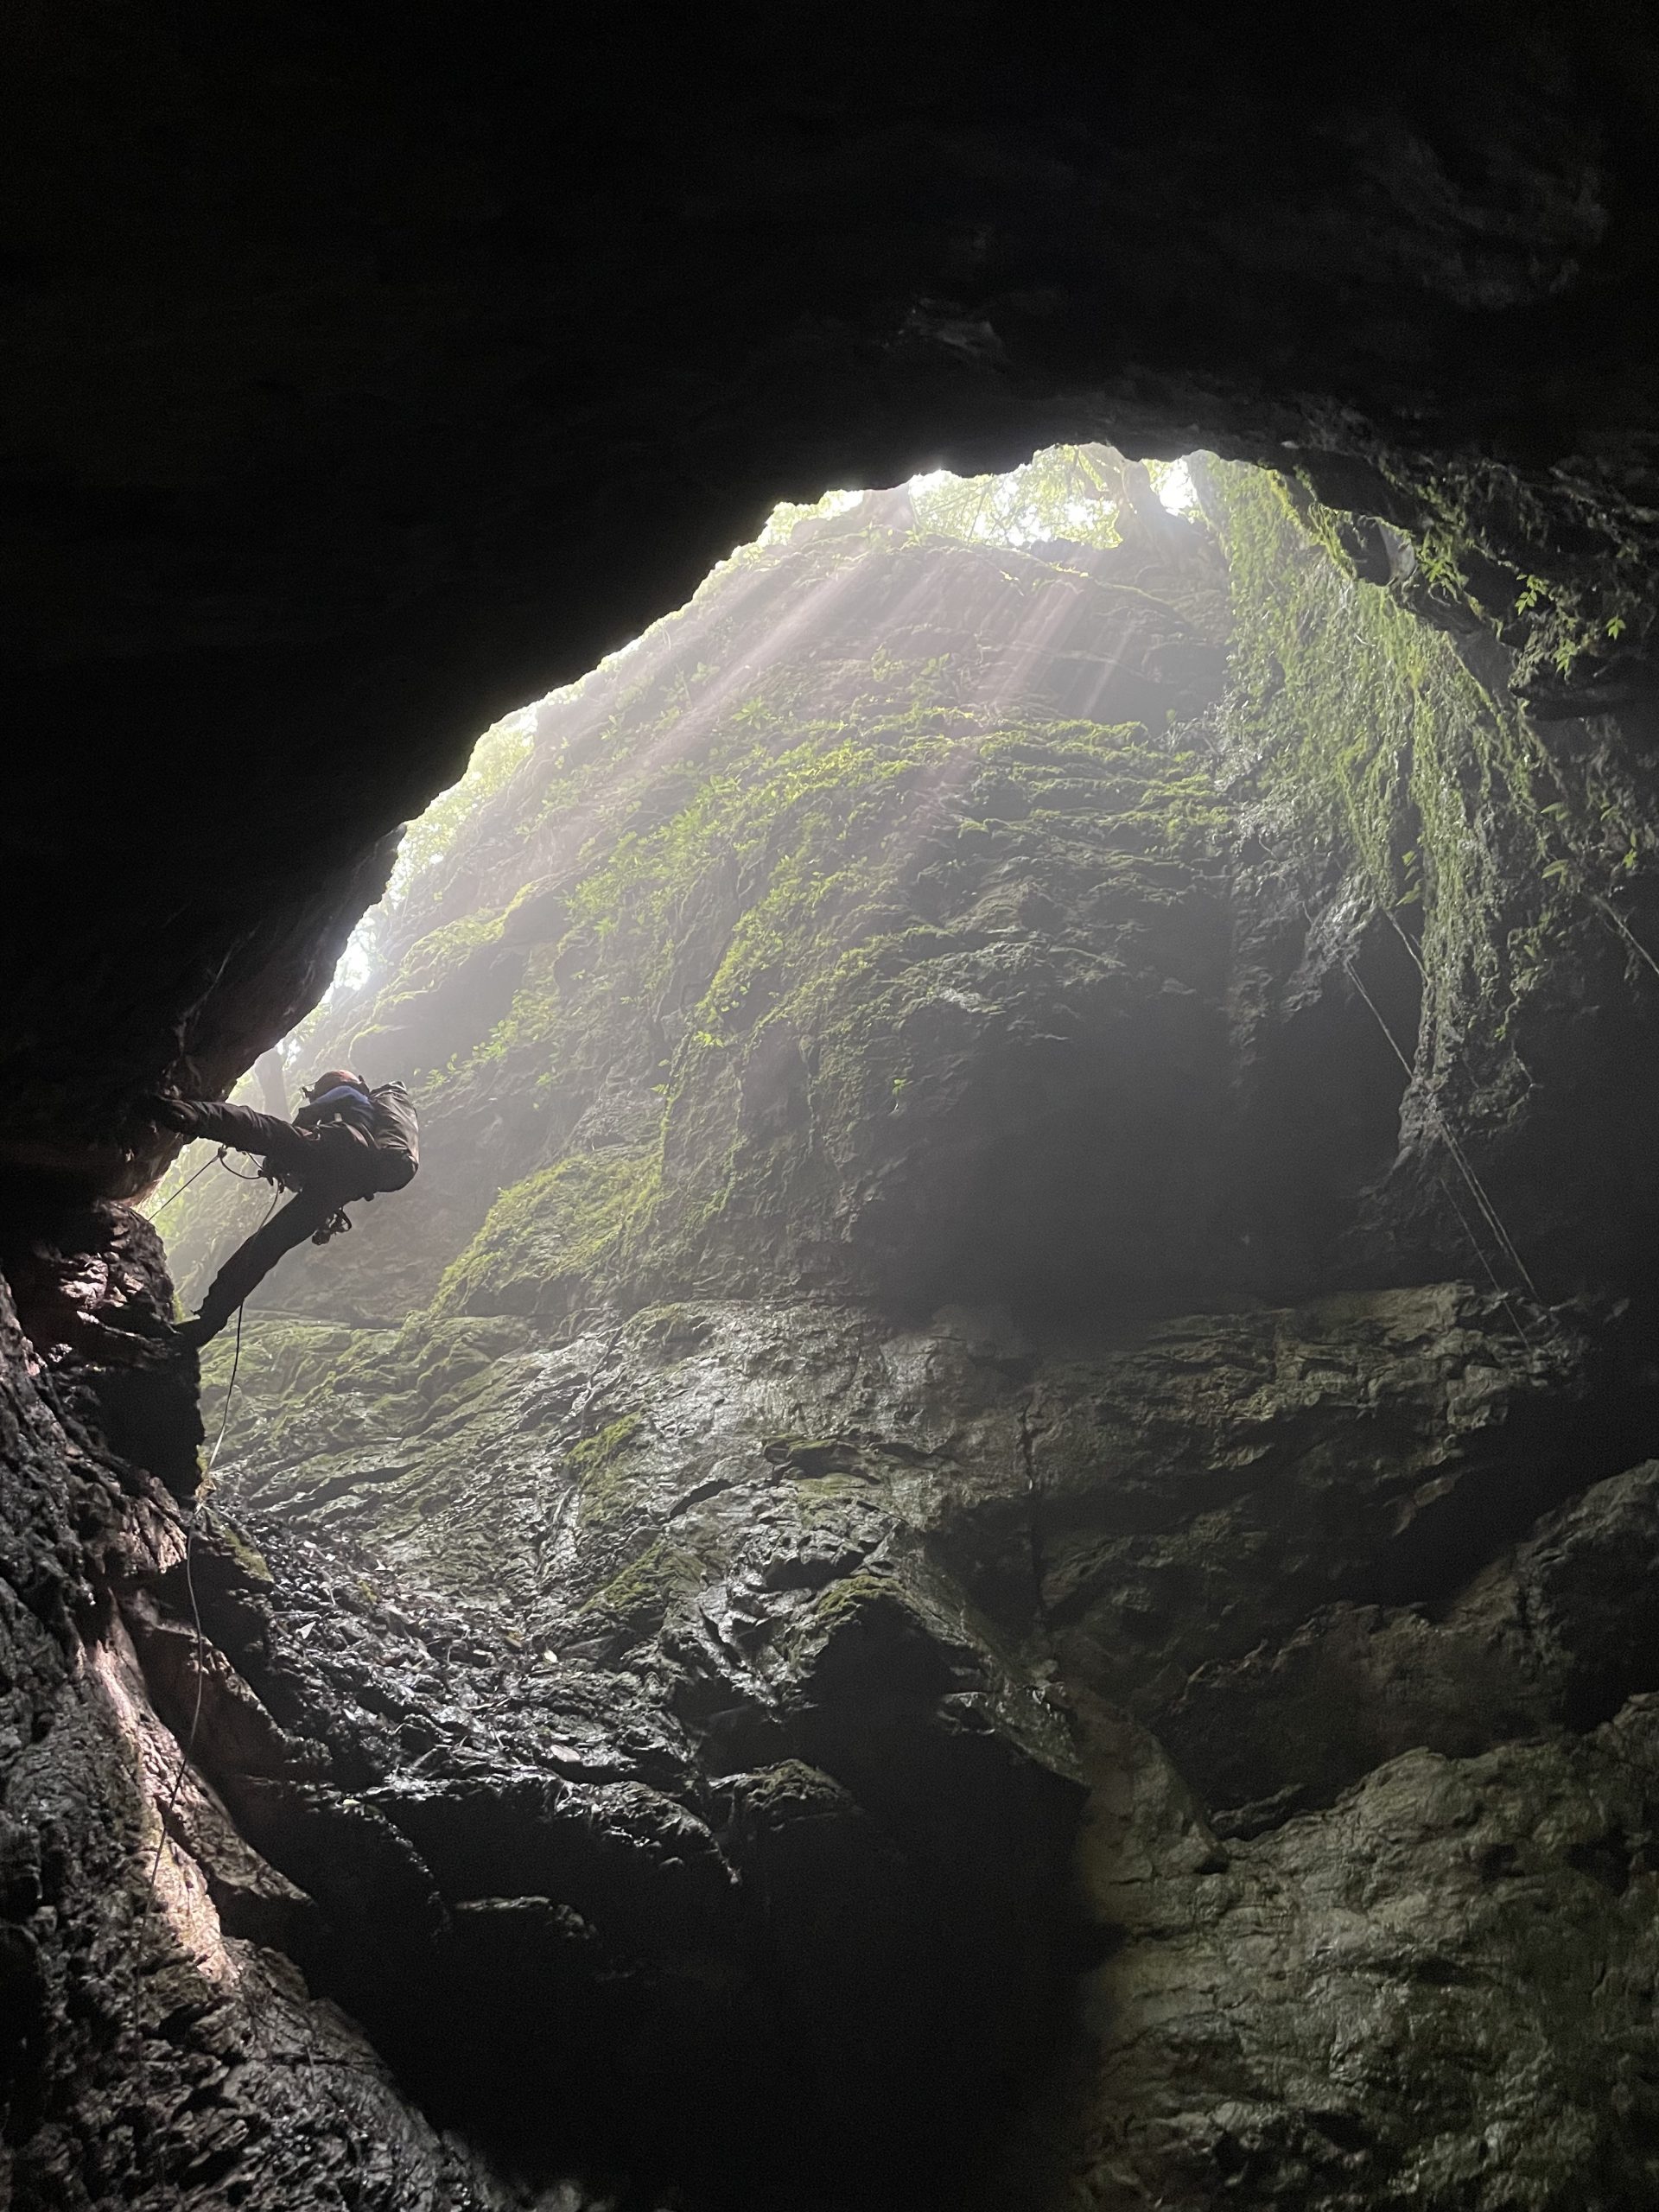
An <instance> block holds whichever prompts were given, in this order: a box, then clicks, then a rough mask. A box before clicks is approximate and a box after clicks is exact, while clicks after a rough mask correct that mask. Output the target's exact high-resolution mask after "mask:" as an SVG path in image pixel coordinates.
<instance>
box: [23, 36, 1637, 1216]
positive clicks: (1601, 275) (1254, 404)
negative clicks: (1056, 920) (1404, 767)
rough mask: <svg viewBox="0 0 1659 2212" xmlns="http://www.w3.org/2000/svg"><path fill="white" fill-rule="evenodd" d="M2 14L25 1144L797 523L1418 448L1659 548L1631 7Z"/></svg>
mask: <svg viewBox="0 0 1659 2212" xmlns="http://www.w3.org/2000/svg"><path fill="white" fill-rule="evenodd" d="M4 37H5V39H6V41H7V43H8V45H9V47H10V59H9V60H8V61H7V63H6V66H5V68H4V71H3V76H4V80H5V82H6V84H7V85H8V86H9V92H8V94H7V96H6V98H7V105H8V106H9V109H10V113H9V115H8V116H7V118H6V119H5V124H4V128H5V131H6V137H7V140H8V143H9V144H10V148H11V149H12V151H13V154H14V156H15V157H16V158H14V161H13V162H11V163H10V165H9V166H10V170H11V181H10V198H9V204H8V207H7V214H6V222H5V232H4V238H3V257H0V327H3V344H4V347H5V353H6V358H7V359H8V362H9V364H10V367H9V370H8V374H7V384H8V388H9V399H10V405H9V409H8V425H7V428H6V429H5V432H4V434H3V436H4V442H3V447H0V480H3V494H0V562H3V565H4V571H5V575H6V581H7V587H8V588H7V599H8V602H9V606H10V621H9V624H8V633H7V643H6V645H5V649H4V663H3V687H4V690H3V696H4V700H5V704H6V708H7V710H8V711H7V720H8V724H9V727H10V731H11V742H12V758H13V760H15V761H16V762H18V763H19V764H21V765H22V767H23V770H24V773H23V775H22V779H20V781H19V782H18V783H16V784H15V785H14V801H13V804H12V805H11V806H10V807H9V808H8V809H7V810H6V815H5V819H4V823H3V828H0V836H3V839H4V842H5V857H4V867H5V874H6V880H7V883H8V887H9V891H10V899H11V906H12V911H11V913H10V917H9V918H8V920H7V924H6V935H7V938H8V939H9V941H10V944H11V945H12V947H13V959H14V978H13V980H12V982H11V988H10V1000H11V1013H10V1021H9V1022H8V1024H7V1025H6V1036H5V1051H4V1060H3V1067H4V1077H5V1080H4V1083H3V1086H0V1095H3V1097H4V1101H5V1103H4V1108H3V1113H0V1145H3V1147H4V1157H5V1158H6V1159H8V1160H10V1161H11V1162H12V1163H13V1164H14V1166H21V1167H22V1168H23V1169H25V1170H29V1171H31V1172H32V1171H38V1170H39V1169H40V1168H42V1167H53V1166H56V1167H60V1168H64V1169H68V1170H72V1171H73V1172H75V1173H78V1174H79V1175H80V1176H81V1177H82V1178H83V1179H86V1178H89V1179H92V1180H93V1181H96V1182H99V1183H102V1184H103V1185H105V1187H110V1188H122V1187H130V1186H131V1185H132V1184H133V1182H134V1181H135V1179H142V1178H141V1175H140V1173H139V1171H138V1170H137V1169H135V1168H132V1167H129V1166H125V1165H124V1163H123V1162H122V1160H121V1157H120V1145H121V1142H122V1139H123V1136H124V1135H125V1134H130V1127H129V1125H128V1124H126V1123H125V1122H124V1116H125V1115H126V1113H127V1111H128V1109H129V1108H130V1101H131V1099H132V1097H133V1096H134V1094H135V1093H136V1092H137V1090H140V1089H142V1088H143V1087H144V1086H146V1085H149V1084H154V1083H155V1082H156V1081H157V1080H158V1079H160V1078H162V1077H163V1076H168V1075H170V1076H172V1077H174V1078H175V1079H178V1080H181V1081H183V1082H184V1083H186V1084H187V1085H188V1087H192V1088H195V1087H201V1088H211V1087H213V1086H214V1085H216V1084H222V1083H223V1082H225V1081H226V1080H228V1078H229V1077H231V1076H232V1074H233V1073H234V1072H236V1071H238V1069H239V1068H240V1067H242V1066H243V1065H246V1064H247V1063H248V1062H249V1061H250V1060H251V1058H252V1057H253V1055H254V1053H255V1052H257V1049H258V1048H259V1047H260V1046H263V1045H264V1043H266V1042H268V1041H269V1040H270V1039H271V1038H272V1037H274V1036H276V1035H277V1034H279V1033H281V1032H283V1030H285V1029H286V1028H287V1027H289V1026H290V1024H291V1022H292V1021H293V1020H294V1019H295V1018H296V1016H297V1014H299V1013H301V1012H302V1010H303V1009H304V1007H306V1006H307V1005H308V1003H309V1002H310V1001H311V1000H312V999H313V998H314V997H315V995H316V993H317V991H318V990H319V989H320V988H321V985H322V983H323V982H324V981H326V978H327V973H328V971H329V969H330V968H331V966H332V963H333V960H334V954H335V952H336V950H337V949H338V946H339V944H340V940H341V938H343V936H344V934H345V932H346V930H347V929H348V928H349V927H350V925H351V923H352V921H353V918H355V916H356V914H357V913H358V912H360V911H361V909H362V908H363V906H365V904H367V903H368V902H369V900H370V899H372V897H373V895H374V893H375V892H376V890H377V888H378V883H379V881H380V880H381V877H382V875H383V874H384V870H385V865H386V861H387V857H388V847H387V844H386V839H387V836H388V834H389V833H391V832H394V831H395V829H396V827H397V824H398V823H399V822H400V821H402V820H403V819H404V817H406V816H408V815H409V814H410V813H411V812H413V811H415V810H417V809H418V808H419V807H420V805H421V804H423V802H424V801H425V800H426V799H427V798H429V796H430V795H431V794H432V793H433V792H434V791H435V790H436V789H438V788H439V787H441V786H442V785H443V784H444V783H445V782H447V781H448V780H450V779H452V778H453V777H454V774H455V773H456V772H458V770H459V768H460V766H461V762H462V760H464V757H465V752H466V747H467V744H468V743H469V741H470V740H471V738H472V737H473V736H474V734H475V733H476V732H477V731H478V730H479V729H480V728H482V727H483V726H484V725H485V724H486V723H487V722H488V721H490V720H491V719H492V718H493V716H494V715H497V714H498V713H499V712H500V711H502V710H503V709H506V708H508V707H510V706H512V705H514V704H516V703H518V702H520V701H522V700H523V699H524V698H527V697H530V696H535V695H537V693H539V692H542V691H543V690H546V689H547V688H548V687H549V686H550V685H551V684H553V683H557V682H559V681H561V680H563V679H565V678H568V677H570V676H572V675H574V674H575V673H576V672H578V671H581V670H582V669H583V668H585V667H587V666H588V665H589V664H591V663H592V662H593V661H594V658H596V657H597V656H598V655H600V654H601V653H602V652H605V651H606V650H607V649H609V648H611V647H613V646H614V645H617V644H618V643H620V641H621V640H623V639H626V637H628V636H631V635H632V634H633V633H634V632H637V631H638V630H639V628H640V627H641V626H642V625H643V624H644V623H645V621H647V620H649V619H650V618H651V617H652V616H653V615H654V614H656V613H660V612H661V611H662V610H663V609H664V608H665V607H670V606H672V605H674V604H676V603H677V602H678V601H680V600H682V599H683V598H684V597H685V596H686V595H687V594H688V593H689V591H690V588H692V587H693V586H694V585H695V584H696V582H697V580H698V579H699V578H700V576H701V575H702V574H703V573H704V572H705V571H706V569H708V567H709V564H710V563H711V562H712V561H713V560H714V559H715V558H717V557H718V556H720V555H721V553H723V552H724V551H725V550H727V549H728V547H730V546H731V545H732V544H733V543H734V542H736V541H737V540H738V539H740V538H741V537H744V536H746V535H747V534H748V533H749V532H750V531H752V530H753V527H754V525H755V524H756V522H757V520H758V518H760V516H761V515H762V514H763V513H764V512H765V511H766V509H767V507H768V506H769V505H771V503H772V501H773V500H775V499H778V498H779V497H784V496H803V495H804V496H808V497H810V496H812V495H814V494H816V493H817V492H818V491H820V490H822V489H823V487H824V486H826V485H829V484H859V483H880V482H887V481H893V480H896V479H898V478H899V477H901V476H903V475H905V474H908V473H909V472H910V471H912V469H914V468H916V467H920V466H925V465H928V464H930V463H933V462H938V461H949V462H950V463H951V464H952V465H953V466H955V467H958V468H962V469H969V468H975V467H986V466H988V465H993V464H997V465H1000V464H1004V463H1007V462H1009V461H1013V460H1014V459H1016V458H1018V457H1020V456H1021V455H1023V454H1026V453H1028V452H1029V451H1030V450H1031V449H1032V448H1033V447H1034V446H1036V445H1039V444H1041V443H1043V442H1048V441H1052V440H1053V439H1056V438H1059V437H1062V436H1070V437H1081V436H1089V435H1110V436H1111V437H1112V438H1113V439H1114V440H1115V441H1116V442H1118V443H1119V444H1120V445H1122V446H1123V447H1125V448H1128V449H1129V450H1131V451H1138V452H1142V453H1158V452H1161V453H1166V454H1173V453H1175V452H1178V451H1180V450H1182V449H1185V448H1189V447H1191V446H1192V445H1194V444H1197V443H1199V442H1203V443H1206V444H1208V445H1211V446H1212V447H1216V448H1219V449H1221V450H1223V451H1225V452H1229V453H1231V454H1236V455H1239V456H1244V457H1253V458H1257V459H1268V460H1272V461H1276V462H1278V463H1280V464H1281V465H1283V466H1300V467H1301V468H1302V469H1303V471H1304V473H1305V474H1306V477H1307V479H1308V480H1309V481H1310V482H1311V483H1312V484H1313V486H1314V487H1315V488H1316V489H1317V490H1318V491H1319V493H1320V494H1321V496H1323V497H1325V499H1328V500H1329V501H1331V502H1332V504H1335V505H1347V506H1352V507H1355V508H1357V509H1360V510H1362V511H1365V512H1381V513H1386V514H1388V515H1389V517H1390V518H1392V519H1395V520H1397V521H1400V522H1402V524H1405V525H1406V526H1408V527H1410V526H1412V524H1414V522H1416V521H1417V520H1419V519H1421V516H1422V514H1423V513H1424V512H1426V507H1425V501H1426V499H1427V498H1428V487H1430V486H1432V485H1433V483H1434V482H1435V481H1437V480H1439V478H1440V476H1441V474H1444V473H1445V472H1446V471H1450V472H1451V473H1452V476H1453V477H1455V479H1456V480H1457V481H1458V482H1459V484H1460V485H1461V486H1462V487H1463V493H1462V497H1463V500H1464V505H1463V507H1462V509H1461V511H1460V512H1462V513H1463V515H1464V517H1465V522H1466V524H1467V526H1468V528H1469V530H1470V531H1471V537H1473V538H1474V539H1475V540H1477V541H1478V543H1480V545H1481V546H1482V548H1483V550H1484V553H1485V554H1487V555H1489V556H1493V557H1495V558H1497V559H1498V560H1500V561H1501V560H1504V559H1508V560H1510V562H1511V563H1513V564H1515V565H1518V566H1522V567H1524V566H1525V565H1526V563H1528V562H1531V563H1541V562H1552V561H1553V562H1554V563H1555V564H1556V568H1557V570H1558V571H1561V572H1571V571H1573V568H1574V564H1576V568H1577V570H1578V571H1579V572H1580V573H1581V574H1582V575H1584V576H1586V577H1588V578H1591V579H1592V580H1593V577H1594V575H1595V573H1596V571H1597V569H1598V568H1603V569H1605V568H1606V567H1607V565H1608V564H1610V563H1612V562H1613V561H1614V559H1615V558H1616V557H1618V549H1620V548H1623V549H1624V553H1623V557H1624V560H1625V561H1626V563H1627V565H1628V563H1629V562H1630V560H1631V559H1633V558H1634V559H1636V560H1637V562H1638V564H1640V563H1644V562H1645V560H1646V550H1645V549H1646V544H1647V537H1646V533H1647V532H1648V531H1649V529H1650V527H1651V516H1652V511H1653V508H1654V507H1655V506H1659V499H1655V497H1654V491H1655V486H1656V483H1659V465H1656V461H1655V448H1656V435H1659V391H1656V372H1655V368H1654V357H1655V349H1654V346H1653V343H1652V339H1653V321H1654V305H1653V302H1654V298H1655V287H1654V285H1653V282H1652V275H1653V264H1654V262H1655V258H1656V251H1659V226H1656V223H1655V219H1654V218H1655V208H1656V201H1659V167H1656V156H1655V153H1654V150H1653V149H1654V148H1655V147H1656V146H1659V133H1656V130H1655V128H1654V125H1655V123H1656V120H1659V30H1656V28H1655V26H1654V24H1653V22H1652V20H1651V19H1650V18H1649V16H1647V15H1646V13H1645V11H1643V10H1641V9H1639V8H1637V7H1636V6H1634V5H1629V6H1626V5H1618V4H1606V3H1605V0H1599V4H1596V5H1592V6H1589V7H1586V8H1581V9H1579V10H1574V11H1573V12H1572V14H1571V16H1570V17H1569V16H1568V15H1567V11H1564V10H1559V9H1552V8H1542V7H1539V8H1532V9H1525V8H1522V9H1516V8H1513V7H1507V8H1504V9H1502V10H1499V9H1496V8H1483V7H1473V6H1464V7H1449V8H1446V7H1443V8H1440V9H1437V10H1433V13H1432V14H1430V13H1429V12H1427V11H1422V12H1421V13H1419V14H1416V15H1414V14H1413V12H1412V11H1411V10H1405V11H1403V12H1402V11H1393V12H1391V13H1390V14H1389V16H1388V17H1387V18H1386V20H1385V19H1383V18H1379V17H1377V16H1373V15H1370V14H1367V15H1365V16H1363V17H1361V16H1355V17H1354V18H1353V19H1352V20H1351V21H1344V22H1341V23H1338V22H1334V21H1333V19H1332V16H1331V14H1330V13H1329V11H1319V12H1318V13H1316V12H1315V11H1312V10H1300V9H1299V10H1287V9H1271V8H1270V9H1268V10H1260V11H1257V12H1256V13H1255V15H1253V16H1250V17H1249V19H1248V20H1246V19H1245V18H1243V17H1240V18H1237V19H1236V20H1235V22H1234V23H1233V24H1232V26H1231V27H1230V29H1229V30H1228V31H1227V33H1226V34H1225V35H1224V36H1223V37H1220V38H1217V36H1216V35H1214V34H1213V32H1212V30H1211V27H1210V25H1209V23H1208V22H1207V20H1200V19H1199V18H1198V17H1197V16H1184V15H1181V14H1179V13H1174V14H1172V13H1171V12H1170V11H1155V10H1138V11H1135V12H1134V13H1128V12H1120V11H1117V10H1095V11H1092V12H1091V13H1090V14H1089V15H1087V16H1082V15H1080V14H1077V13H1074V12H1072V11H1064V12H1060V11H1053V10H1048V11H1045V10H1040V9H1039V10H1022V11H1020V13H1019V14H1018V16H1012V15H1010V14H1009V13H1008V12H1007V11H1004V10H996V9H992V8H990V7H988V6H981V7H978V8H966V9H964V8H962V7H958V6H953V7H951V8H950V9H948V10H947V9H944V8H943V7H923V8H916V9H912V10H906V11H905V15H904V18H903V22H902V24H901V26H900V27H899V29H895V28H894V25H893V21H892V20H891V18H890V16H889V13H888V11H886V10H875V9H871V10H852V9H847V10H823V9H809V10H794V11H788V12H785V11H779V10H775V9H761V8H759V7H755V8H747V7H746V8H724V9H721V10H713V11H707V10H705V11H696V12H693V11H686V12H685V13H684V14H683V15H682V16H680V17H679V18H678V19H677V20H672V19H671V20H667V21H660V20H658V17H657V16H655V15H654V14H653V15H652V16H650V17H649V18H648V19H647V17H646V16H645V14H644V12H643V11H639V12H637V13H636V12H634V11H620V10H611V11H600V10H594V11H591V12H590V13H588V15H586V16H582V17H579V18H575V19H571V18H566V17H561V18H559V20H558V24H557V35H555V31H554V21H553V18H551V17H550V16H547V15H545V14H543V13H542V12H541V11H536V10H518V9H495V8H484V9H477V10H464V11H463V10H455V9H454V8H414V9H410V8H393V7H391V6H390V5H381V6H363V7H359V8H354V9H353V10H346V11H341V10H337V9H333V8H327V7H323V6H308V5H302V4H281V0H259V3H258V4H253V5H250V6H247V7H245V8H241V9H238V10H234V11H232V12H230V13H226V12H225V11H222V10H207V9H201V8H195V7H191V6H188V5H185V6H178V7H175V8H172V9H168V10H144V11H133V10H124V9H121V8H117V7H113V6H108V5H97V4H88V5H81V6H79V7H76V8H73V9H65V8H63V7H60V6H47V5H44V4H41V5H35V6H31V7H23V8H19V9H16V10H12V11H10V13H9V16H8V19H7V24H6V28H5V32H4ZM1517 487H1518V488H1517ZM1517 516H1521V517H1522V518H1523V519H1524V522H1525V529H1524V531H1522V530H1521V529H1520V525H1519V524H1517V521H1516V517H1517ZM1517 533H1518V535H1517ZM1520 537H1525V539H1526V543H1524V544H1522V543H1520V542H1519V538H1520ZM1510 541H1514V542H1510Z"/></svg>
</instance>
